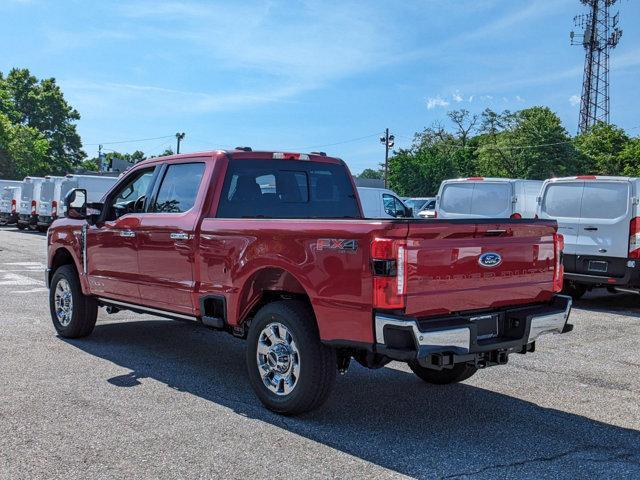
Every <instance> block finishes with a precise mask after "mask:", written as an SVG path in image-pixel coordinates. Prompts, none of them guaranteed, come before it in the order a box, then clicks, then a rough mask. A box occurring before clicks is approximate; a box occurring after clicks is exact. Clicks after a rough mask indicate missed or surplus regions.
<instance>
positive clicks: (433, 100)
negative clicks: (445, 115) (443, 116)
mask: <svg viewBox="0 0 640 480" xmlns="http://www.w3.org/2000/svg"><path fill="white" fill-rule="evenodd" d="M448 106H449V102H448V101H446V100H445V99H444V98H442V97H441V96H440V95H438V96H437V97H429V98H428V99H427V109H429V110H432V109H434V108H436V107H442V108H446V107H448Z"/></svg>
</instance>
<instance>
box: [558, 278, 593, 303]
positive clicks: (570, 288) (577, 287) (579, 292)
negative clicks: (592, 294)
mask: <svg viewBox="0 0 640 480" xmlns="http://www.w3.org/2000/svg"><path fill="white" fill-rule="evenodd" d="M562 293H563V294H565V295H569V296H570V297H571V298H573V299H574V300H580V298H582V296H583V295H584V294H585V293H587V286H586V285H583V284H581V283H575V282H571V281H569V282H568V281H566V280H565V282H564V284H563V286H562Z"/></svg>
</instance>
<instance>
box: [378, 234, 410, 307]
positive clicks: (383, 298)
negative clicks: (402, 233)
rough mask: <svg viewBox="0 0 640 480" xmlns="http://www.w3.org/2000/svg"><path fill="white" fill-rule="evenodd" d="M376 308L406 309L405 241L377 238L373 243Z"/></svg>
mask: <svg viewBox="0 0 640 480" xmlns="http://www.w3.org/2000/svg"><path fill="white" fill-rule="evenodd" d="M371 269H372V273H373V306H374V308H388V309H396V308H404V307H405V303H406V302H405V298H406V295H405V294H406V288H407V247H406V243H405V241H404V240H391V239H388V238H376V239H374V240H373V242H371Z"/></svg>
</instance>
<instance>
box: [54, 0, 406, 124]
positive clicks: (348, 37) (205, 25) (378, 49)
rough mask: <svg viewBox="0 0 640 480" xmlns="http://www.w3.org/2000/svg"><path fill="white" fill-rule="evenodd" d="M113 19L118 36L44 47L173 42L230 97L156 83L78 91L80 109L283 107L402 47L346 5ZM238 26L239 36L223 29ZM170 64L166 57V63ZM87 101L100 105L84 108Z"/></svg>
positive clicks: (369, 15)
mask: <svg viewBox="0 0 640 480" xmlns="http://www.w3.org/2000/svg"><path fill="white" fill-rule="evenodd" d="M114 12H115V14H116V15H117V18H118V19H119V21H120V24H119V25H118V27H116V28H104V29H103V30H95V29H94V28H93V27H86V28H84V29H82V28H80V29H77V30H75V31H72V32H70V31H55V30H51V31H49V37H50V40H51V41H50V45H49V47H50V48H52V49H55V48H58V50H60V51H64V52H65V53H68V51H69V50H70V49H71V48H86V45H87V44H88V42H93V43H96V42H98V41H99V42H104V43H106V42H114V41H120V40H128V41H131V40H132V39H131V38H130V37H131V36H135V41H136V42H137V43H139V44H142V45H144V44H145V43H149V44H157V43H159V42H170V43H171V44H173V45H175V47H177V48H179V49H181V50H183V51H185V52H189V54H190V55H192V56H197V57H198V58H199V59H200V60H199V61H201V62H202V63H203V64H204V65H215V66H216V70H217V72H218V78H219V79H225V78H228V79H229V81H228V82H226V85H228V88H226V89H225V90H224V91H223V92H219V91H218V90H217V89H216V90H212V91H207V90H206V88H203V89H201V90H202V91H200V92H190V91H182V90H180V89H179V87H178V89H177V90H171V89H169V90H171V91H167V89H164V88H161V87H165V86H171V85H168V84H167V83H166V82H163V81H162V80H158V81H157V83H156V80H155V79H154V80H151V81H149V80H142V81H140V83H141V84H140V85H134V84H128V82H123V83H127V84H126V85H117V84H114V83H107V82H100V81H95V80H94V81H88V82H76V83H77V84H78V85H77V87H78V88H79V91H78V92H76V96H81V97H82V98H83V99H84V100H86V101H87V102H94V103H96V104H102V103H104V102H105V101H107V100H105V99H104V98H101V97H102V95H107V96H108V97H109V101H108V102H109V103H112V104H120V105H122V104H123V103H125V102H127V101H128V100H129V99H131V100H133V101H134V102H135V103H137V104H138V106H139V107H140V108H141V107H142V105H147V104H149V105H150V106H151V108H152V109H154V110H156V109H157V108H159V107H157V105H164V106H166V108H167V109H168V110H167V112H176V111H182V109H183V108H184V109H186V108H189V107H192V108H194V109H195V110H196V111H203V112H205V111H219V110H223V109H233V108H236V107H241V106H252V105H256V104H261V103H265V102H271V101H283V100H286V99H289V98H292V97H295V96H297V95H299V94H301V93H304V92H307V91H310V90H315V89H319V88H323V87H324V86H326V85H328V84H331V83H332V82H335V81H339V80H342V79H344V78H348V77H350V76H353V75H356V74H359V73H362V72H364V71H367V70H370V69H373V68H378V67H381V66H383V65H385V64H387V63H388V62H389V61H392V59H393V58H394V56H395V55H394V54H395V52H397V51H399V48H400V47H399V45H398V41H399V39H398V38H396V36H395V34H394V32H393V31H392V29H391V27H390V26H388V25H387V24H386V23H385V22H384V18H383V17H380V15H379V12H377V10H376V9H375V8H373V7H371V8H370V7H361V8H359V9H358V15H357V16H354V14H353V5H349V4H344V3H335V4H332V5H331V7H330V8H328V7H327V6H326V5H325V4H324V3H320V2H300V3H296V4H295V5H294V6H292V5H290V4H288V3H287V4H278V3H272V2H268V3H266V4H254V3H253V2H220V3H214V2H208V1H207V2H196V1H184V2H183V1H168V2H156V1H148V0H138V1H132V2H128V3H126V4H124V3H123V4H120V5H119V6H118V7H117V8H116V9H115V10H114ZM238 21H241V23H242V26H241V27H240V28H227V26H228V25H237V24H238ZM133 25H135V28H134V27H133ZM87 39H89V40H87ZM154 51H155V50H154ZM155 54H156V55H159V54H161V52H156V53H155ZM171 62H172V58H169V59H168V60H167V63H168V64H169V65H170V64H171ZM168 68H171V67H170V66H168ZM69 83H70V84H71V85H73V84H74V82H69ZM80 84H82V85H80ZM219 84H220V82H218V85H219ZM116 87H117V88H116ZM71 88H75V87H74V86H72V87H71ZM134 91H135V95H132V92H134ZM68 94H69V96H71V95H72V94H73V92H69V93H68ZM92 94H93V95H97V98H94V99H91V98H90V96H91V95H92ZM170 99H173V100H180V101H179V102H175V101H172V100H170Z"/></svg>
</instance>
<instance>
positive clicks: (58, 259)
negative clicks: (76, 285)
mask: <svg viewBox="0 0 640 480" xmlns="http://www.w3.org/2000/svg"><path fill="white" fill-rule="evenodd" d="M63 265H71V266H72V267H73V269H74V270H75V271H76V275H78V280H79V281H80V286H81V287H82V290H83V293H85V294H86V293H87V292H86V291H85V289H86V285H85V282H84V281H83V280H84V279H83V278H82V276H81V275H80V270H79V269H78V262H77V260H76V258H75V257H74V255H73V253H72V252H71V250H69V249H68V248H67V247H58V248H57V249H56V251H55V253H54V254H53V256H52V259H51V264H50V265H49V270H48V272H47V275H48V278H47V280H48V282H47V284H48V285H50V284H51V280H52V279H53V276H54V275H55V273H56V270H58V269H59V268H60V267H62V266H63Z"/></svg>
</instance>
